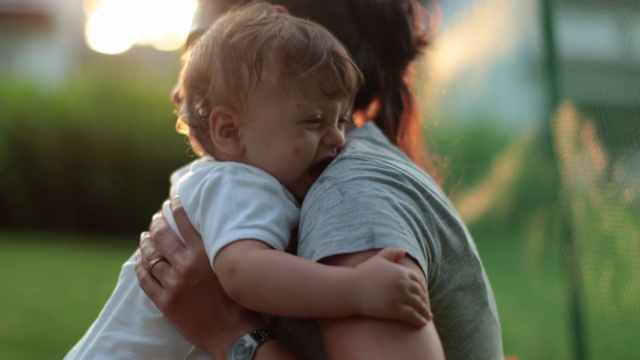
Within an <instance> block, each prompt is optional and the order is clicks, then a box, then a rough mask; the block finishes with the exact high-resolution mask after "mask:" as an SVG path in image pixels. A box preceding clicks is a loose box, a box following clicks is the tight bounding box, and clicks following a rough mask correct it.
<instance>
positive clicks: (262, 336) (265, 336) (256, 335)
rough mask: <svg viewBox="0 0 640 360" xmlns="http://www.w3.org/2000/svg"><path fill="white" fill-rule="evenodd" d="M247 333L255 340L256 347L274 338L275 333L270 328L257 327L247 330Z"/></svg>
mask: <svg viewBox="0 0 640 360" xmlns="http://www.w3.org/2000/svg"><path fill="white" fill-rule="evenodd" d="M249 335H251V337H252V338H253V340H255V341H256V343H257V346H256V348H257V347H259V346H260V345H262V344H264V343H265V342H267V341H269V340H271V339H273V338H275V337H276V336H275V334H274V333H273V331H271V330H270V329H259V330H252V331H249Z"/></svg>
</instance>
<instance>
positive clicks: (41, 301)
mask: <svg viewBox="0 0 640 360" xmlns="http://www.w3.org/2000/svg"><path fill="white" fill-rule="evenodd" d="M86 240H87V239H84V238H77V237H68V238H65V237H62V236H46V235H42V236H24V235H8V234H4V235H0V249H1V250H0V287H1V288H2V295H0V319H1V320H0V359H61V358H62V357H64V355H65V354H66V352H67V351H68V350H69V349H70V348H71V346H72V345H73V344H74V343H75V342H76V341H77V340H78V339H80V337H81V336H82V334H83V333H84V331H85V330H86V329H87V328H88V327H89V325H91V322H92V321H93V319H94V318H95V317H96V315H97V314H98V313H99V311H100V309H101V308H102V305H103V304H104V302H105V300H106V299H107V298H108V297H109V295H110V294H111V291H112V290H113V287H114V285H115V282H116V279H117V276H118V273H119V271H120V268H119V267H120V265H119V264H121V263H122V262H124V260H125V259H126V258H127V257H128V256H129V255H130V254H131V253H132V252H133V250H134V249H135V248H136V245H137V237H136V236H132V237H131V241H130V242H129V244H127V243H126V242H125V241H122V239H119V241H115V240H111V241H110V239H100V241H96V242H89V241H86Z"/></svg>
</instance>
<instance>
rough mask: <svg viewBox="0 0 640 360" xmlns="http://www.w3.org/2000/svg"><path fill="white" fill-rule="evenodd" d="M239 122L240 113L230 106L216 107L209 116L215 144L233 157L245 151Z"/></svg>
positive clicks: (212, 138)
mask: <svg viewBox="0 0 640 360" xmlns="http://www.w3.org/2000/svg"><path fill="white" fill-rule="evenodd" d="M239 120H240V116H239V114H238V112H237V111H235V110H233V109H232V108H230V107H228V106H216V107H215V108H214V109H213V110H212V111H211V115H210V116H209V131H210V132H211V134H210V135H211V140H212V141H213V144H214V145H215V146H216V147H217V148H218V149H220V150H221V151H223V152H225V153H227V154H228V155H231V156H237V155H240V154H242V152H243V151H244V144H243V143H242V137H241V136H240V127H239Z"/></svg>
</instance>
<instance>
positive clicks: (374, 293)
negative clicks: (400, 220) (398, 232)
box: [354, 248, 432, 326]
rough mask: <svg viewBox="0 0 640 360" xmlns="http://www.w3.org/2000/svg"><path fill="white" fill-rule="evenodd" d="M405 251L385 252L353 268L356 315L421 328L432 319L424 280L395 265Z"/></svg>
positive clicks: (403, 267)
mask: <svg viewBox="0 0 640 360" xmlns="http://www.w3.org/2000/svg"><path fill="white" fill-rule="evenodd" d="M405 253H406V252H405V250H402V249H396V248H385V249H383V250H380V252H378V253H377V254H376V255H375V256H372V257H371V258H369V259H367V260H366V261H365V262H363V263H361V264H359V265H358V266H356V267H355V268H354V270H355V271H356V273H357V276H356V279H357V284H358V286H357V287H356V289H354V290H355V291H357V292H358V295H359V298H360V299H361V306H360V311H359V313H360V314H361V315H367V316H372V317H377V318H383V319H395V320H401V321H404V322H407V323H409V324H412V325H417V326H424V325H425V324H426V323H427V321H429V320H431V319H432V315H431V310H430V306H429V296H428V294H427V286H426V284H425V281H424V277H423V276H422V275H421V274H418V273H416V272H415V271H413V270H411V269H409V268H407V267H405V266H402V265H399V264H396V262H397V261H400V259H402V258H403V257H404V255H405Z"/></svg>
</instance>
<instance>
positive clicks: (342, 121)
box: [338, 115, 351, 128]
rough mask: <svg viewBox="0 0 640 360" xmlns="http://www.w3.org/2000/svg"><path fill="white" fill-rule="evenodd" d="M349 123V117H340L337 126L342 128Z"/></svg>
mask: <svg viewBox="0 0 640 360" xmlns="http://www.w3.org/2000/svg"><path fill="white" fill-rule="evenodd" d="M350 123H351V117H350V116H349V115H342V116H340V117H339V118H338V126H339V127H341V128H344V127H345V126H347V125H349V124H350Z"/></svg>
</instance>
